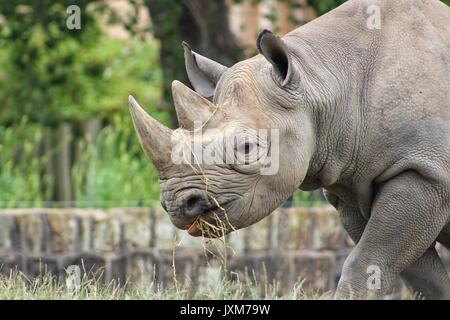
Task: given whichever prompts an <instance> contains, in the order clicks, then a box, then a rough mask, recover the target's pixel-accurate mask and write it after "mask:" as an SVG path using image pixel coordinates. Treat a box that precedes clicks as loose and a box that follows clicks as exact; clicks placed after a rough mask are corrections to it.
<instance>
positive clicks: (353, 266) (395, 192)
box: [336, 172, 449, 299]
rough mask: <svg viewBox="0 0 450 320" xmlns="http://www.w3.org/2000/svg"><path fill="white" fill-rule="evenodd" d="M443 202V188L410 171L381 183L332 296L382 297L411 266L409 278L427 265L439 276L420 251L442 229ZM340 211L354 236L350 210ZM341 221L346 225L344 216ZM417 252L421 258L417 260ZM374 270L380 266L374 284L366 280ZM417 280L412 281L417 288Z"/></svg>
mask: <svg viewBox="0 0 450 320" xmlns="http://www.w3.org/2000/svg"><path fill="white" fill-rule="evenodd" d="M448 206H449V197H448V194H447V193H446V190H444V188H439V187H438V186H435V185H433V184H431V183H430V182H428V181H427V180H425V179H424V178H422V177H421V176H420V175H418V174H416V173H414V172H405V173H403V174H400V175H398V176H397V177H395V178H392V179H391V180H389V181H387V182H385V183H384V184H383V185H381V186H380V189H379V192H378V194H377V197H376V199H375V201H374V203H373V206H372V212H371V218H370V219H369V221H368V222H367V225H366V227H365V228H364V231H363V233H362V235H361V236H360V239H359V241H358V243H357V245H356V246H355V248H354V249H353V251H352V252H351V253H350V255H349V257H348V258H347V260H346V261H345V263H344V267H343V272H342V277H341V279H340V281H339V285H338V289H337V291H336V298H338V299H366V298H371V297H373V298H381V297H383V296H384V295H385V294H387V293H389V292H390V291H391V290H392V285H393V282H394V280H395V279H396V278H397V277H398V276H399V275H400V273H401V272H403V271H405V270H406V269H407V268H408V267H409V266H411V268H412V269H411V271H410V272H409V273H406V274H407V275H410V278H411V274H417V272H419V271H418V270H419V269H420V268H424V267H425V266H426V265H430V266H429V267H428V269H427V270H429V269H430V268H432V269H433V271H432V272H433V273H437V274H439V269H438V268H437V267H436V265H435V264H431V263H430V261H428V262H427V261H426V260H429V258H427V257H428V255H424V253H425V252H426V251H427V249H428V248H429V247H430V246H431V245H432V244H433V243H434V241H435V239H436V238H437V235H438V234H439V232H440V231H441V230H442V228H443V227H444V225H445V223H446V221H447V219H448V214H449V213H448ZM340 209H341V208H340ZM340 211H341V212H342V213H343V214H344V217H345V216H346V215H347V221H350V225H349V226H350V227H351V228H353V229H354V230H353V231H352V233H353V236H352V235H351V236H352V237H355V240H357V238H358V234H357V230H358V228H355V226H357V225H358V223H355V221H354V220H353V219H354V217H355V215H353V219H352V218H351V215H350V214H351V210H347V211H346V210H340ZM349 215H350V216H349ZM349 217H350V218H349ZM343 220H344V221H343V223H344V224H346V223H345V218H344V219H343ZM360 222H361V223H362V220H360ZM347 228H348V226H347ZM351 228H348V229H349V230H351ZM359 230H361V228H359ZM422 256H424V257H426V258H423V261H419V262H417V263H416V261H417V260H419V258H421V257H422ZM373 268H376V269H377V270H379V272H377V273H378V275H379V276H380V277H379V278H380V280H381V281H380V283H379V284H380V285H379V286H377V285H375V286H373V283H372V285H371V284H370V283H369V281H368V280H370V279H369V277H370V276H371V275H373V273H372V272H373V270H374V269H373ZM420 272H421V271H420ZM417 278H418V277H417V276H416V277H415V279H416V281H415V282H414V283H415V285H416V286H419V284H418V283H419V282H420V281H417ZM370 281H371V280H370ZM421 287H422V288H423V286H422V285H421Z"/></svg>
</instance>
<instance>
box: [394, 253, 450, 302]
mask: <svg viewBox="0 0 450 320" xmlns="http://www.w3.org/2000/svg"><path fill="white" fill-rule="evenodd" d="M401 277H402V279H403V280H404V281H405V282H406V284H407V285H408V287H409V288H410V289H411V291H412V292H414V293H419V294H420V297H425V298H426V299H430V300H450V278H449V276H448V274H447V271H446V270H445V266H444V264H443V263H442V261H441V259H440V258H439V256H438V254H437V252H436V249H435V248H434V247H433V248H429V249H428V250H427V251H426V252H425V253H424V254H423V255H422V256H421V257H420V258H419V259H418V260H417V261H416V262H414V263H413V264H412V265H411V266H409V267H408V268H407V269H406V270H405V271H403V272H402V273H401Z"/></svg>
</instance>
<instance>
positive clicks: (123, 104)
mask: <svg viewBox="0 0 450 320" xmlns="http://www.w3.org/2000/svg"><path fill="white" fill-rule="evenodd" d="M74 2H75V3H76V5H77V6H78V8H79V18H80V28H75V29H73V28H68V24H67V22H68V19H69V17H71V16H72V15H73V14H77V12H76V11H75V12H73V11H70V12H69V13H68V12H67V9H68V7H69V6H71V5H73V4H74ZM343 2H345V1H344V0H181V1H180V0H178V1H176V0H79V1H73V0H59V1H58V0H40V1H34V0H8V1H0V274H6V275H9V277H10V278H8V279H7V280H5V279H4V278H0V298H21V297H22V298H23V297H25V298H29V297H34V296H33V294H35V292H33V293H32V294H31V295H30V293H29V292H27V291H20V290H25V289H23V288H25V287H26V286H23V281H25V282H26V283H30V281H31V280H29V279H32V278H33V277H38V276H39V275H41V274H42V273H43V272H42V271H50V273H51V275H58V276H62V277H63V278H64V277H66V271H67V268H68V267H71V266H73V265H76V266H79V267H80V268H82V269H83V270H85V271H86V270H88V271H89V270H91V269H93V268H94V267H95V266H97V269H100V270H103V271H102V272H103V273H102V277H103V278H104V279H105V280H106V281H107V282H108V283H109V281H112V280H114V279H117V280H118V283H122V284H123V283H124V281H128V279H131V280H133V279H134V280H136V279H138V280H139V279H143V278H145V279H146V280H148V281H150V283H151V284H152V285H149V286H147V285H145V286H144V289H145V290H148V288H151V292H152V293H151V294H150V293H149V292H147V291H145V290H144V291H142V292H143V293H142V295H139V294H138V295H134V296H133V295H132V296H131V297H132V298H141V297H142V298H149V297H156V298H174V297H175V298H186V297H189V298H192V297H197V298H211V297H212V298H219V299H222V298H230V299H232V298H274V297H279V296H280V294H286V293H287V294H288V296H286V295H284V296H283V297H291V298H294V299H298V298H299V297H300V296H299V290H300V289H302V290H303V288H309V289H308V290H309V294H312V296H311V295H310V296H309V297H316V296H317V295H316V294H317V292H322V293H323V292H326V291H330V290H331V291H332V290H334V289H335V287H336V283H337V280H338V279H339V274H340V270H341V266H342V263H343V261H344V259H345V257H346V256H347V254H348V252H349V251H350V250H351V247H352V242H351V241H350V240H349V238H348V236H347V234H346V233H345V231H344V230H343V229H342V226H341V224H340V222H339V219H338V217H337V214H336V212H335V211H334V209H333V208H331V207H329V206H326V205H325V201H324V198H323V195H322V194H321V192H320V191H315V192H311V193H306V192H301V191H296V192H295V193H294V195H293V197H292V199H290V201H288V203H286V204H285V205H284V206H283V208H280V209H279V210H277V211H278V213H280V214H278V213H277V214H272V215H270V216H269V217H268V218H266V219H264V220H262V221H261V222H259V223H258V224H256V225H255V226H252V227H250V228H247V229H244V230H240V231H238V232H234V233H232V235H231V236H230V237H227V239H226V240H227V241H229V242H230V243H229V244H228V243H225V242H224V243H222V251H221V250H216V249H217V246H216V247H214V243H213V242H206V243H205V239H203V241H202V239H193V238H188V237H186V236H185V235H182V234H180V231H179V230H176V229H175V228H174V227H173V226H172V225H171V224H170V222H169V221H168V218H167V215H166V214H165V213H164V212H163V211H162V210H161V209H160V206H159V183H158V177H157V174H156V171H155V169H154V168H153V166H152V164H151V162H150V161H148V160H147V159H146V158H145V156H144V153H143V152H142V151H141V148H140V146H139V143H138V140H137V138H136V136H135V133H134V128H133V125H132V123H131V119H130V118H131V117H130V115H129V112H128V103H127V97H128V95H129V94H132V95H133V96H134V97H136V99H137V100H138V101H139V102H140V104H141V105H142V106H143V107H144V108H145V109H146V110H147V112H149V113H150V114H151V115H152V116H153V117H155V118H157V119H158V120H159V121H161V122H163V123H164V124H166V125H168V126H169V127H172V128H176V127H177V120H176V116H175V110H174V107H173V103H172V97H171V92H170V85H171V82H172V81H173V80H174V79H177V80H180V81H182V82H183V83H185V84H186V85H190V83H189V81H188V79H187V75H186V72H185V68H184V58H183V49H182V46H181V42H182V41H183V40H184V41H187V42H188V43H189V44H190V45H191V47H192V48H193V49H194V50H195V51H196V52H198V53H200V54H202V55H204V56H207V57H209V58H211V59H214V60H216V61H218V62H220V63H222V64H224V65H226V66H231V65H233V64H234V63H236V62H237V61H239V60H243V59H245V58H248V57H251V56H253V55H255V54H256V46H255V43H256V38H257V35H258V33H259V32H260V31H261V30H262V29H265V28H267V29H270V30H272V31H273V32H275V33H276V34H278V35H281V36H282V35H284V34H286V33H287V32H289V31H290V30H292V29H294V28H296V27H298V26H301V25H302V24H305V23H307V22H309V21H311V20H313V19H315V18H316V17H318V16H320V15H323V14H325V13H326V12H328V11H330V10H332V9H333V8H335V7H337V6H339V5H340V4H342V3H343ZM443 2H445V3H447V4H448V5H450V0H445V1H443ZM72 18H73V16H72ZM136 207H137V208H136ZM286 207H292V208H286ZM175 248H178V250H177V251H176V252H175ZM181 249H182V250H181ZM213 252H216V254H213ZM217 252H219V253H218V254H217ZM220 252H222V253H220ZM230 252H231V253H232V254H231V255H230V257H231V258H232V259H230V261H229V264H228V255H227V253H230ZM440 252H441V251H440ZM210 258H211V259H210ZM445 259H446V260H445V261H446V264H447V266H448V268H449V271H450V256H449V255H448V254H447V256H446V258H445ZM214 261H215V262H214ZM94 269H95V268H94ZM11 270H16V271H17V270H19V271H20V272H22V273H21V274H23V275H25V278H23V277H22V276H21V277H19V278H15V277H13V278H12V279H11V276H10V275H11V273H10V271H11ZM224 271H225V272H224ZM228 271H230V272H228ZM229 277H231V278H233V279H234V280H236V279H238V280H239V279H240V281H241V282H239V281H237V282H236V281H235V282H233V283H235V284H236V283H237V287H233V288H235V289H236V288H237V289H236V290H235V289H233V290H232V291H227V290H228V289H229V287H228V282H227V281H224V280H226V279H229ZM249 278H250V282H246V281H247V280H245V281H244V282H242V279H249ZM17 279H19V280H17ZM24 279H25V280H24ZM51 279H53V278H51ZM301 279H306V282H303V281H302V280H301ZM44 280H45V279H44ZM11 281H12V282H11ZM52 281H53V280H51V281H50V282H49V283H50V285H48V283H47V282H45V281H44V282H40V284H39V285H33V286H32V287H33V288H34V289H33V290H37V291H38V294H36V295H35V296H37V297H38V298H39V297H40V298H42V297H43V298H46V297H47V298H61V297H66V298H73V297H76V298H83V297H88V298H104V296H101V295H96V294H97V292H99V291H98V290H97V289H95V290H87V291H82V294H81V293H80V294H79V295H77V296H74V295H73V292H71V293H70V295H68V296H66V295H64V294H63V293H62V292H61V291H60V290H59V289H57V290H53V291H52V290H50V289H49V288H51V287H52V285H51V283H53V282H52ZM135 282H136V283H137V282H139V281H135ZM155 283H156V284H158V285H157V286H155ZM159 283H166V284H169V283H170V284H171V288H172V289H173V288H175V289H176V290H168V291H167V292H166V293H165V294H164V295H158V294H159V293H158V292H159V291H158V290H159V289H158V288H160V287H159ZM180 284H182V285H183V286H185V287H184V288H185V289H186V290H184V291H183V290H179V287H178V286H179V285H180ZM218 284H220V285H221V286H222V287H221V289H220V288H219V289H217V288H218V287H217V285H218ZM255 284H257V285H255ZM88 285H90V284H88ZM201 286H203V287H208V288H210V289H207V290H203V291H198V290H197V288H199V287H201ZM233 286H234V285H233ZM225 287H226V288H225ZM269 287H270V288H271V289H270V290H269V289H268V288H269ZM21 288H22V289H21ZM36 288H37V289H36ZM155 288H156V289H155ZM53 289H54V288H53ZM39 290H40V291H39ZM64 290H65V289H64ZM149 290H150V289H149ZM113 291H114V290H113ZM64 292H66V291H64ZM114 292H115V293H114V294H116V296H114V297H119V298H123V296H121V295H118V294H117V292H119V291H114ZM199 292H200V293H199ZM66 293H67V292H66ZM92 293H94V295H92ZM83 294H84V296H83ZM155 294H156V296H155ZM110 297H112V296H107V298H110ZM114 297H113V298H114ZM128 297H130V296H128Z"/></svg>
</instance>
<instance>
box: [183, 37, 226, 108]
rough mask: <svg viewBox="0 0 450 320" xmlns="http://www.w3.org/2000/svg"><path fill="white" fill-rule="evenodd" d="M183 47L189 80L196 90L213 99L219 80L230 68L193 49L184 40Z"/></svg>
mask: <svg viewBox="0 0 450 320" xmlns="http://www.w3.org/2000/svg"><path fill="white" fill-rule="evenodd" d="M183 47H184V60H185V65H186V72H187V75H188V78H189V81H190V82H191V84H192V86H193V87H194V89H195V91H197V92H198V93H200V94H201V95H202V96H203V97H205V98H207V99H211V98H212V96H213V95H214V90H215V89H216V85H217V82H219V79H220V77H221V76H222V74H223V73H224V72H225V71H227V70H228V68H227V67H225V66H224V65H221V64H220V63H218V62H215V61H213V60H211V59H208V58H206V57H203V56H202V55H199V54H198V53H196V52H194V51H192V49H191V47H190V46H189V45H188V44H187V43H186V42H184V41H183Z"/></svg>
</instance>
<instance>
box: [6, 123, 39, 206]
mask: <svg viewBox="0 0 450 320" xmlns="http://www.w3.org/2000/svg"><path fill="white" fill-rule="evenodd" d="M42 132H43V130H42V129H41V128H39V127H38V126H36V125H33V124H30V123H29V122H28V121H27V120H26V118H22V120H21V121H20V122H19V123H17V124H15V125H13V126H10V127H5V126H1V125H0V155H1V156H0V208H2V207H5V208H8V207H17V206H22V205H25V206H29V205H31V206H33V205H36V203H37V202H39V201H41V200H43V195H42V192H41V190H40V186H41V184H42V183H44V182H45V181H42V180H41V176H40V174H39V172H40V170H41V168H42V167H43V165H44V164H45V160H46V159H45V157H38V156H37V146H38V145H39V142H40V138H41V136H42Z"/></svg>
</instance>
